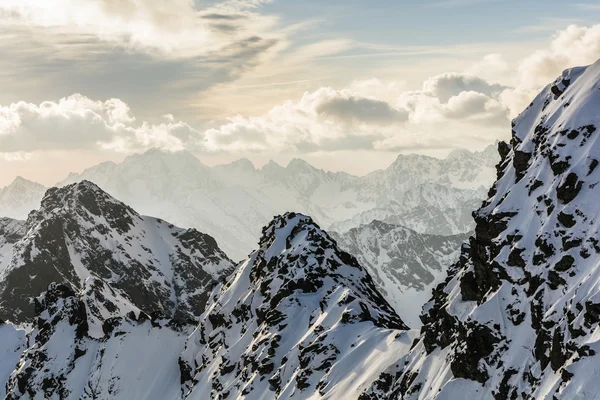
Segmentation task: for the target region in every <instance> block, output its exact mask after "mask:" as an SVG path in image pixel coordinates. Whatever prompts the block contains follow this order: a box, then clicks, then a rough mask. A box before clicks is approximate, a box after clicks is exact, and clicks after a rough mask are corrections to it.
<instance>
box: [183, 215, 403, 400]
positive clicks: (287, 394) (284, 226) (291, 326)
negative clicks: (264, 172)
mask: <svg viewBox="0 0 600 400" xmlns="http://www.w3.org/2000/svg"><path fill="white" fill-rule="evenodd" d="M406 329H407V328H406V327H405V325H404V323H403V322H402V320H401V319H400V318H399V317H398V316H397V315H396V313H395V312H394V311H393V309H392V308H391V307H390V306H389V305H388V303H387V302H386V301H385V300H384V299H383V297H382V296H381V295H380V294H379V293H378V292H377V289H376V287H375V284H374V282H373V280H372V278H371V277H370V276H369V275H368V273H367V272H366V271H365V270H364V269H363V268H362V267H361V266H360V265H359V264H358V262H357V261H356V259H355V258H354V257H352V256H350V255H349V254H347V253H345V252H343V251H341V250H340V249H339V248H338V247H337V245H336V243H335V241H333V240H332V239H331V238H330V237H329V236H328V235H327V233H325V232H324V231H323V230H321V229H320V228H319V227H318V226H317V225H316V224H315V223H314V222H313V221H312V220H311V219H310V218H309V217H306V216H304V215H301V214H295V213H288V214H285V215H283V216H279V217H276V218H275V220H274V221H273V222H271V224H269V225H268V226H267V227H266V228H265V229H264V231H263V237H262V239H261V241H260V248H259V250H257V251H255V252H254V253H252V254H251V255H250V257H249V258H248V259H247V260H246V261H245V262H243V263H242V264H241V265H240V266H239V267H238V269H237V272H236V273H235V275H233V276H232V277H231V278H230V280H229V281H228V282H227V283H226V284H224V285H223V286H222V287H221V288H220V290H218V291H216V292H215V293H214V295H213V298H212V301H211V303H210V305H209V306H208V307H207V310H206V313H205V314H204V315H203V316H202V320H201V323H200V325H199V326H198V328H197V329H196V331H195V332H194V334H193V335H192V336H191V337H190V339H189V340H188V343H187V346H186V350H185V352H184V354H183V356H182V360H183V362H184V363H185V364H186V365H187V367H186V368H185V369H186V370H187V373H186V378H185V381H186V385H187V386H186V387H187V388H188V389H187V390H188V391H189V394H188V396H187V398H188V399H198V400H200V399H206V398H209V397H210V398H214V399H217V398H219V399H248V400H251V399H256V400H258V399H317V398H327V399H357V398H358V396H359V395H360V393H361V392H362V391H364V390H365V389H366V388H367V387H368V386H369V385H370V384H371V382H372V381H373V380H375V379H376V378H377V377H378V375H379V373H380V372H381V371H382V370H383V369H384V368H385V367H386V366H389V365H390V364H392V363H393V362H394V361H395V360H396V354H397V353H402V352H404V353H406V352H407V351H408V349H409V348H410V346H411V343H412V339H413V335H414V332H407V331H406ZM209 394H210V395H209Z"/></svg>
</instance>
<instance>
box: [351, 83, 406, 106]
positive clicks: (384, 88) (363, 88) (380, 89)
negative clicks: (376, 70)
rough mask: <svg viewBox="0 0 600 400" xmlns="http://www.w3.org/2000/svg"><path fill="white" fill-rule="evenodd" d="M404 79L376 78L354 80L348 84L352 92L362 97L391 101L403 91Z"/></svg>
mask: <svg viewBox="0 0 600 400" xmlns="http://www.w3.org/2000/svg"><path fill="white" fill-rule="evenodd" d="M405 86H406V82H404V81H382V80H380V79H378V78H369V79H365V80H354V81H352V83H351V84H350V86H349V88H348V89H349V90H350V91H351V92H353V93H356V94H358V95H361V96H364V97H370V98H375V99H380V100H384V101H389V102H392V101H393V100H395V99H396V98H397V97H398V96H400V95H401V94H402V93H403V92H404V91H405Z"/></svg>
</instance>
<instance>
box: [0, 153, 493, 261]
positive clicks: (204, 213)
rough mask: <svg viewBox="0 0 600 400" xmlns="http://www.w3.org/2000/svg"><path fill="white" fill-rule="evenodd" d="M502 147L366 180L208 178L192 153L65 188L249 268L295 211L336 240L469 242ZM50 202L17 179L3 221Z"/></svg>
mask: <svg viewBox="0 0 600 400" xmlns="http://www.w3.org/2000/svg"><path fill="white" fill-rule="evenodd" d="M495 147H496V146H495V145H492V146H490V147H488V148H487V149H486V150H485V151H483V152H480V153H471V152H469V151H466V150H456V151H454V152H453V153H451V154H450V155H449V156H448V157H447V158H446V159H444V160H440V159H436V158H432V157H426V156H419V155H408V156H404V155H401V156H399V157H398V159H397V160H396V161H395V162H394V163H393V164H392V165H391V166H390V167H389V168H387V169H386V170H380V171H375V172H372V173H371V174H368V175H366V176H364V177H356V176H352V175H349V174H346V173H343V172H339V173H332V172H325V171H323V170H320V169H316V168H314V167H312V166H311V165H310V164H308V163H306V162H305V161H302V160H300V159H295V160H292V161H291V162H290V163H289V165H288V166H287V167H282V166H280V165H278V164H276V163H274V162H270V163H268V164H266V165H265V166H264V167H263V168H261V169H256V168H255V167H254V166H253V165H252V163H251V162H250V161H248V160H245V159H244V160H239V161H236V162H234V163H232V164H229V165H222V166H217V167H213V168H210V167H207V166H205V165H203V164H202V163H201V162H200V160H198V159H197V158H196V157H195V156H193V155H192V154H190V153H187V152H179V153H168V152H162V151H159V150H150V151H148V152H146V153H144V154H138V155H134V156H131V157H128V158H127V159H125V160H124V161H123V162H122V163H120V164H115V163H111V162H107V163H102V164H99V165H98V166H96V167H92V168H90V169H88V170H86V171H84V172H83V173H81V174H71V175H70V176H69V177H67V178H66V179H65V180H63V181H62V182H59V183H58V184H57V186H65V185H67V184H70V183H75V182H78V181H81V180H88V181H91V182H94V183H96V184H97V185H99V186H100V187H101V188H102V189H103V190H105V191H107V192H108V193H110V194H111V195H112V196H114V197H116V198H117V199H119V200H121V201H123V202H125V203H126V204H128V205H130V206H132V207H133V208H134V209H136V210H137V211H138V212H140V213H142V214H144V215H152V216H155V217H159V218H163V219H165V220H168V221H171V222H172V223H174V224H176V225H178V226H182V227H189V228H196V229H199V230H201V231H202V232H206V233H208V234H210V235H211V236H213V237H214V238H215V239H217V242H218V243H219V245H220V246H221V247H222V248H223V250H224V251H225V252H226V253H227V254H228V255H229V256H230V257H231V258H232V259H235V260H241V259H243V258H244V257H245V256H246V255H247V254H249V252H250V251H252V249H253V248H254V247H255V245H256V243H257V241H258V238H259V237H260V229H261V228H262V226H264V225H266V224H267V223H268V222H269V221H270V220H271V218H272V217H273V216H274V215H278V214H282V213H284V212H286V211H288V210H296V211H298V212H302V213H305V214H307V215H311V216H312V217H313V218H314V219H315V221H317V222H318V223H319V224H321V225H322V226H324V227H326V228H328V229H331V230H334V231H338V232H345V231H347V230H349V229H352V228H355V227H358V226H360V225H362V224H368V223H370V222H371V221H373V220H374V219H378V220H383V221H386V222H390V223H393V224H398V225H402V226H405V227H408V228H411V229H413V230H415V231H417V232H420V233H433V234H441V235H451V234H457V233H465V232H469V231H470V230H472V228H473V223H472V219H471V212H472V211H473V210H474V209H476V208H477V207H478V206H479V205H480V204H481V201H482V200H483V199H484V198H485V192H486V191H487V187H488V186H489V185H490V184H491V183H492V181H493V176H494V173H495V172H494V165H495V164H496V161H497V159H498V157H497V154H496V149H495ZM44 192H45V188H43V187H42V186H41V185H36V184H34V183H27V181H25V180H23V179H21V178H19V179H17V180H16V181H15V182H14V183H13V184H11V185H9V186H8V187H6V188H4V189H3V190H2V192H0V215H3V216H6V217H11V218H16V219H24V218H26V216H27V214H28V212H29V211H30V210H28V209H27V208H29V207H31V209H35V208H37V205H39V201H40V200H41V198H42V196H43V194H44ZM21 199H23V200H21Z"/></svg>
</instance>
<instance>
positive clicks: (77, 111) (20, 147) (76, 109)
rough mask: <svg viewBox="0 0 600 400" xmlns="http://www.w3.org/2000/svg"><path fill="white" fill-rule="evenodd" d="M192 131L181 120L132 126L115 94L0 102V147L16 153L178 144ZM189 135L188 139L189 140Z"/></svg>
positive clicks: (178, 147) (190, 137)
mask: <svg viewBox="0 0 600 400" xmlns="http://www.w3.org/2000/svg"><path fill="white" fill-rule="evenodd" d="M197 134H198V133H197V132H195V131H193V130H192V129H191V128H189V127H188V126H187V125H185V124H183V123H181V122H174V121H170V122H168V123H166V124H158V125H152V124H148V123H147V122H142V123H141V124H140V125H135V118H134V117H133V116H132V115H131V113H130V109H129V106H128V105H127V104H125V103H124V102H122V101H121V100H119V99H109V100H106V101H96V100H92V99H89V98H87V97H85V96H82V95H80V94H74V95H72V96H69V97H65V98H62V99H60V100H58V101H56V102H53V101H45V102H43V103H41V104H39V105H37V104H32V103H27V102H18V103H13V104H10V105H8V106H5V107H1V106H0V148H1V149H2V151H3V154H4V158H8V155H7V154H13V156H11V157H12V158H14V157H17V156H18V155H19V154H20V153H23V152H33V151H39V150H66V149H72V150H80V149H94V148H108V149H112V150H117V151H125V152H129V151H135V150H139V149H144V148H147V147H153V146H159V147H163V148H169V149H181V148H182V143H184V142H192V141H193V140H195V139H196V138H195V137H194V136H195V135H197ZM192 137H193V140H192Z"/></svg>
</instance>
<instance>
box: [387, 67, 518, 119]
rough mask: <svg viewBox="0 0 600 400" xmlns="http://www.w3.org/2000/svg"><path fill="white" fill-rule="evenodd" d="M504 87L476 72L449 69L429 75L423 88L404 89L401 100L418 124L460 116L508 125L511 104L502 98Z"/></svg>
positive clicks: (461, 117)
mask: <svg viewBox="0 0 600 400" xmlns="http://www.w3.org/2000/svg"><path fill="white" fill-rule="evenodd" d="M504 90H506V88H505V87H504V86H501V85H498V84H491V83H489V82H488V81H486V80H484V79H482V78H480V77H477V76H474V75H469V74H461V73H445V74H441V75H438V76H434V77H431V78H429V79H427V80H426V81H425V82H424V83H423V88H422V90H420V91H412V92H405V93H403V94H402V95H401V96H400V97H399V98H398V101H397V104H398V106H399V107H401V108H405V109H407V110H408V111H409V113H410V122H411V123H413V124H415V125H418V124H427V123H443V122H444V121H457V120H460V121H463V122H469V123H486V124H489V123H491V124H493V125H495V126H508V108H507V107H506V106H505V105H503V104H502V102H501V100H500V96H501V94H502V92H503V91H504Z"/></svg>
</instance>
